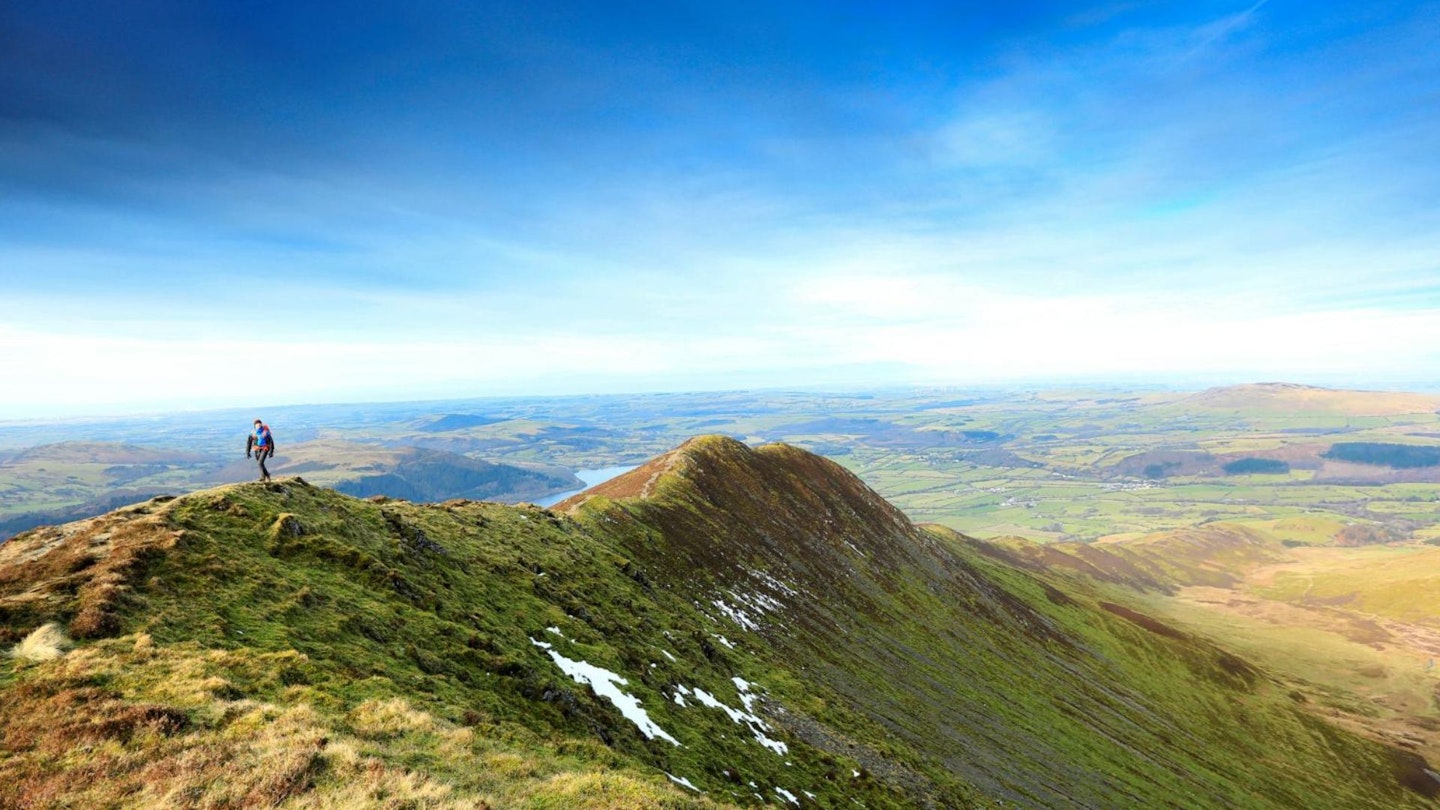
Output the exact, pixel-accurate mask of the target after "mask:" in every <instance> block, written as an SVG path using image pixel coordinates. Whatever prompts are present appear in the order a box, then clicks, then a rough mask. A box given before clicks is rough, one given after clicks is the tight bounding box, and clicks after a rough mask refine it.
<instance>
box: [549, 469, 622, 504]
mask: <svg viewBox="0 0 1440 810" xmlns="http://www.w3.org/2000/svg"><path fill="white" fill-rule="evenodd" d="M636 466H637V465H634V464H632V465H630V466H628V467H600V468H598V469H594V470H576V471H575V477H576V478H579V479H580V480H581V481H584V482H585V486H583V487H581V488H579V489H572V490H569V491H567V492H560V493H556V494H554V495H550V496H548V497H545V498H541V499H540V500H538V501H536V502H535V505H536V506H554V505H555V504H557V503H559V502H561V501H563V500H565V499H566V498H568V497H570V496H571V495H579V494H580V493H582V492H584V491H585V490H587V489H589V488H590V487H593V486H595V485H596V484H603V483H605V482H606V481H609V480H610V479H611V478H615V477H617V476H621V475H624V474H625V473H627V472H630V471H631V470H633V469H635V467H636Z"/></svg>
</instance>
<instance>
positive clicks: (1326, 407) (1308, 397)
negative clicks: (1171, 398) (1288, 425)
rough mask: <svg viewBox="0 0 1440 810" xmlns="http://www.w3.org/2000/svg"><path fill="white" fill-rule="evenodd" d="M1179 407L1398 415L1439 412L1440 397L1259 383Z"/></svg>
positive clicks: (1192, 399)
mask: <svg viewBox="0 0 1440 810" xmlns="http://www.w3.org/2000/svg"><path fill="white" fill-rule="evenodd" d="M1179 404H1180V405H1182V406H1183V407H1186V408H1203V409H1207V410H1219V411H1247V410H1251V411H1281V412H1289V413H1301V412H1318V413H1326V414H1337V415H1347V416H1399V415H1403V414H1418V413H1434V412H1435V411H1436V410H1440V397H1436V396H1430V395H1426V394H1412V393H1402V392H1392V391H1347V390H1339V389H1331V388H1317V387H1314V386H1309V385H1296V384H1294V383H1257V384H1253V385H1233V386H1228V387H1224V388H1211V389H1209V390H1206V391H1201V392H1200V393H1198V394H1194V395H1193V396H1189V397H1186V398H1184V399H1183V400H1181V401H1180V403H1179Z"/></svg>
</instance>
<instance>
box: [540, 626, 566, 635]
mask: <svg viewBox="0 0 1440 810" xmlns="http://www.w3.org/2000/svg"><path fill="white" fill-rule="evenodd" d="M545 632H547V633H554V634H555V635H557V636H559V637H561V638H564V637H565V634H564V633H562V632H560V628H558V627H547V628H545Z"/></svg>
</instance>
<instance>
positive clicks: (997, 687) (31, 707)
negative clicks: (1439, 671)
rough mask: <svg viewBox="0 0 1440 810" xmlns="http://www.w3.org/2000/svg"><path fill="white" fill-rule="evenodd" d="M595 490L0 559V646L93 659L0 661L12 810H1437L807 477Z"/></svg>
mask: <svg viewBox="0 0 1440 810" xmlns="http://www.w3.org/2000/svg"><path fill="white" fill-rule="evenodd" d="M608 493H609V494H608V496H605V497H597V498H592V499H590V500H589V501H587V502H585V503H583V504H582V505H580V506H579V507H578V508H577V509H576V510H575V511H574V513H573V517H571V516H566V515H564V514H558V513H555V512H551V511H548V510H542V509H537V508H532V507H507V506H501V505H496V504H483V503H471V502H452V503H447V504H441V505H434V506H417V505H412V504H408V503H403V502H396V501H386V500H383V499H378V500H372V501H359V500H355V499H353V498H349V497H346V496H343V495H340V494H338V493H335V492H333V491H330V490H324V489H319V488H316V487H312V486H309V485H306V484H304V483H303V482H300V481H298V480H287V481H283V482H277V483H274V484H271V485H260V484H246V485H237V486H232V487H225V488H221V489H217V490H210V491H206V492H202V493H196V494H194V495H191V496H186V497H184V498H180V499H177V500H163V499H162V500H156V501H152V502H149V503H147V504H142V505H139V506H137V507H135V508H132V509H128V510H122V512H119V513H115V514H112V515H109V516H106V517H103V518H99V519H96V520H93V521H89V522H87V523H84V524H76V525H72V526H70V527H66V528H63V529H45V530H39V531H36V532H32V533H29V534H27V535H23V536H21V537H20V538H17V539H16V540H14V541H11V542H10V543H7V544H5V545H4V546H0V642H4V643H6V644H7V645H8V644H13V643H15V642H18V641H19V640H20V639H21V638H22V637H23V636H24V635H25V634H27V633H29V632H30V631H31V630H33V629H34V628H36V627H38V626H39V625H41V624H43V623H44V622H58V623H60V624H62V625H64V626H66V627H67V628H68V630H69V631H70V633H71V635H73V636H75V637H77V638H80V639H81V640H82V644H81V646H80V647H79V648H78V649H77V650H75V651H74V652H71V653H70V654H69V655H67V656H65V657H62V658H58V659H56V660H53V661H48V662H31V661H27V660H23V659H18V658H16V659H10V660H7V661H5V662H3V663H0V750H3V751H4V753H5V756H4V757H0V805H7V804H14V805H23V806H59V805H63V804H66V803H68V804H70V805H72V806H73V805H84V806H167V805H168V806H176V807H180V806H214V807H228V806H256V805H266V806H284V807H338V806H355V805H362V806H388V807H486V806H489V807H534V808H542V807H555V808H560V807H566V808H569V807H582V808H583V807H621V808H623V807H636V808H639V807H677V808H678V807H708V806H713V803H715V802H718V803H722V804H738V805H746V804H755V803H759V802H761V801H765V802H769V803H780V802H785V803H789V801H790V800H789V798H788V797H794V802H795V803H798V804H801V805H804V806H821V807H842V806H855V805H854V802H857V801H858V802H860V803H863V805H864V806H866V807H871V808H881V807H917V806H920V807H923V806H934V807H989V806H999V804H1000V803H1002V802H1003V803H1005V804H1007V805H1010V806H1015V805H1018V806H1030V807H1042V806H1043V807H1095V806H1108V807H1155V806H1167V805H1169V806H1186V807H1256V808H1269V807H1274V808H1280V807H1296V806H1306V807H1345V808H1363V807H1377V808H1380V807H1384V808H1393V807H1410V806H1413V807H1423V806H1427V805H1426V803H1425V800H1424V799H1423V798H1422V797H1421V796H1420V795H1419V794H1417V793H1415V792H1413V791H1411V790H1408V789H1407V788H1406V787H1404V784H1403V783H1404V782H1405V780H1408V779H1410V778H1412V777H1413V773H1414V770H1415V767H1417V766H1416V764H1415V762H1414V759H1413V758H1406V757H1404V756H1403V755H1399V754H1397V753H1396V752H1394V751H1392V750H1391V749H1387V748H1385V747H1383V746H1380V745H1377V744H1375V743H1372V742H1369V741H1367V740H1364V739H1361V738H1359V737H1356V736H1353V735H1350V734H1347V733H1344V732H1342V731H1339V730H1337V729H1334V728H1332V727H1330V726H1328V725H1325V724H1324V723H1322V722H1320V721H1317V720H1315V719H1314V718H1313V717H1312V716H1310V715H1309V714H1308V713H1306V712H1303V711H1300V710H1299V709H1298V708H1296V707H1295V706H1293V705H1291V702H1290V698H1288V697H1287V696H1286V694H1285V693H1284V691H1283V690H1281V689H1278V688H1277V687H1276V686H1275V685H1274V684H1273V682H1272V681H1271V680H1270V679H1269V677H1268V676H1266V675H1265V673H1263V672H1260V671H1258V670H1255V669H1254V668H1253V667H1250V666H1249V665H1247V664H1245V662H1243V661H1240V660H1239V659H1237V658H1235V657H1234V656H1233V655H1230V654H1228V653H1226V652H1224V651H1223V650H1220V649H1218V648H1215V647H1214V646H1213V645H1210V644H1207V643H1205V642H1202V641H1200V640H1198V639H1195V638H1193V637H1189V636H1187V635H1185V634H1175V633H1166V632H1159V631H1158V628H1159V627H1160V626H1159V625H1158V624H1156V623H1154V622H1153V621H1152V620H1149V619H1148V618H1147V617H1144V616H1138V615H1135V614H1128V613H1125V612H1124V611H1123V610H1117V608H1116V607H1115V606H1113V605H1112V606H1110V607H1107V606H1106V605H1104V604H1102V601H1103V599H1102V597H1103V594H1101V593H1100V592H1098V591H1090V590H1087V589H1086V588H1085V587H1082V586H1080V585H1078V584H1076V583H1074V582H1069V581H1064V580H1060V579H1055V578H1052V577H1048V576H1041V577H1037V576H1036V575H1035V574H1033V573H1030V572H1027V571H1024V570H1022V569H1021V568H1019V567H1017V566H1016V565H1014V564H1012V562H1010V561H1007V560H1004V559H998V558H996V557H995V556H993V555H987V554H985V553H982V552H981V551H979V550H977V548H976V547H975V546H974V545H973V544H971V543H970V542H968V541H966V540H965V539H964V538H962V537H959V536H957V535H954V534H952V533H947V532H944V531H941V530H936V531H934V532H926V531H921V530H919V529H917V528H916V527H914V526H913V525H912V524H910V522H909V521H908V520H906V519H905V518H904V516H903V515H902V514H901V513H900V512H899V511H898V510H896V509H895V508H894V507H892V506H890V505H889V504H887V503H886V502H884V501H883V500H881V499H880V498H878V496H875V495H874V493H873V492H871V491H870V490H869V489H868V488H866V487H865V486H864V485H863V484H861V483H860V482H859V480H858V479H855V478H854V477H853V476H850V475H849V474H847V473H845V472H844V471H843V470H842V469H840V468H839V467H838V466H837V465H835V464H833V463H831V462H828V461H825V460H823V459H820V458H818V457H816V456H812V455H810V454H808V453H804V452H803V451H799V450H796V449H794V448H790V447H783V446H774V447H767V448H764V449H762V450H760V451H752V450H749V449H748V448H745V447H744V446H743V445H739V444H738V443H736V442H733V441H729V440H722V439H714V438H712V439H706V440H702V441H698V442H695V443H692V444H690V445H688V446H687V447H685V448H683V449H682V450H681V451H678V452H677V453H675V454H672V455H671V456H669V457H667V458H665V459H662V460H659V461H657V462H656V463H654V464H652V465H646V466H645V467H642V468H641V469H639V470H637V471H635V472H634V473H631V474H630V475H628V476H626V477H623V478H622V479H618V480H617V481H616V482H614V484H613V486H610V488H609V489H608ZM642 494H643V497H641V495H642ZM541 644H545V645H550V646H549V648H548V649H547V648H546V647H543V646H541ZM560 660H566V661H570V662H572V663H573V662H581V661H583V662H587V663H588V664H589V665H592V666H593V667H600V668H603V669H604V670H608V671H609V672H612V673H615V674H616V675H617V676H618V677H619V678H623V679H624V682H623V683H614V684H612V688H616V689H618V690H619V691H620V692H622V693H623V694H624V695H627V696H629V697H630V698H631V699H633V700H634V701H635V702H636V703H637V705H638V706H639V707H640V708H642V709H643V710H644V711H645V712H646V713H647V717H648V718H649V721H651V722H653V723H654V727H655V728H658V729H660V730H662V731H663V732H664V735H663V736H661V735H647V734H646V733H645V732H644V731H643V730H642V728H641V727H640V726H638V725H637V724H636V723H634V722H631V720H628V719H626V717H625V716H624V715H623V714H622V712H621V711H620V710H619V709H618V708H617V705H616V704H615V703H614V702H613V701H612V700H610V699H607V698H605V697H602V696H601V695H600V693H599V691H600V690H598V689H592V688H590V687H587V686H585V685H582V684H580V683H577V682H576V681H575V680H574V679H572V678H571V677H570V676H568V675H567V674H566V673H565V672H563V671H562V670H561V669H560V668H558V667H557V664H556V662H557V661H560ZM667 736H668V737H672V738H673V740H674V741H673V742H671V741H670V740H669V739H666V737H667ZM666 774H671V775H672V776H673V778H674V780H684V781H686V782H688V783H689V784H691V785H693V786H694V787H695V788H697V789H698V790H703V791H704V792H705V794H704V795H703V796H702V795H700V794H698V793H697V792H695V791H692V790H689V789H687V788H684V787H681V786H678V782H676V781H672V779H671V778H667V777H666Z"/></svg>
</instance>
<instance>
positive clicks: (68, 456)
mask: <svg viewBox="0 0 1440 810" xmlns="http://www.w3.org/2000/svg"><path fill="white" fill-rule="evenodd" d="M219 467H220V463H219V462H217V461H216V460H215V459H212V458H210V457H208V456H205V455H202V454H198V453H191V452H187V451H183V450H173V449H167V448H156V447H141V446H137V445H132V444H122V443H119V442H61V443H56V444H44V445H40V446H37V447H31V448H28V449H25V450H21V451H17V452H12V453H8V454H5V455H0V540H4V539H5V538H7V537H10V536H11V535H13V534H15V533H16V532H20V531H24V530H25V529H29V528H31V527H34V526H40V525H44V524H46V523H63V522H66V521H69V520H77V519H80V518H86V517H91V516H94V515H98V514H101V513H104V512H108V511H110V510H111V509H114V508H115V507H117V506H121V505H123V504H126V503H133V502H134V501H136V500H137V499H143V498H147V497H150V496H151V495H155V494H159V493H163V492H176V491H184V490H187V489H192V488H193V487H192V486H188V483H189V482H190V481H193V480H195V479H196V478H199V477H203V476H204V475H205V474H206V473H207V472H210V471H213V470H216V469H218V468H219Z"/></svg>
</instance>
